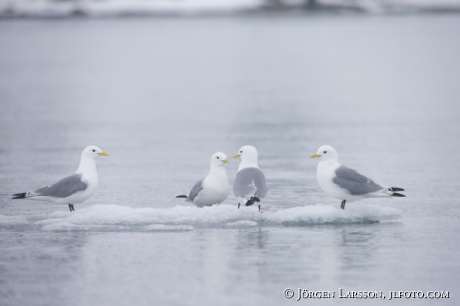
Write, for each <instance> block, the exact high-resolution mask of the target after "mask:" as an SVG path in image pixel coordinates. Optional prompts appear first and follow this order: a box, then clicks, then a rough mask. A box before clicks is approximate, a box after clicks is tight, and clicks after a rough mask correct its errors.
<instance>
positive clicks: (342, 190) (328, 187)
mask: <svg viewBox="0 0 460 306" xmlns="http://www.w3.org/2000/svg"><path fill="white" fill-rule="evenodd" d="M310 158H319V159H320V162H319V164H318V168H317V177H318V183H319V185H320V186H321V188H322V189H323V190H324V192H326V193H327V194H329V195H331V196H333V197H334V198H337V199H340V200H342V205H341V206H340V207H341V208H342V209H345V203H346V201H356V200H360V199H364V198H374V197H405V195H403V194H400V193H396V191H404V189H402V188H398V187H382V186H380V185H378V184H376V183H375V182H374V181H373V180H372V179H370V178H368V177H366V176H364V175H362V174H359V173H358V172H356V171H355V170H353V169H350V168H347V167H345V166H342V165H341V164H339V162H338V157H337V151H336V150H335V149H334V148H333V147H331V146H322V147H320V148H319V149H318V152H316V154H313V155H312V156H310Z"/></svg>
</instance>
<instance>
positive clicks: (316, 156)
mask: <svg viewBox="0 0 460 306" xmlns="http://www.w3.org/2000/svg"><path fill="white" fill-rule="evenodd" d="M318 157H321V155H319V154H313V155H312V156H310V158H318Z"/></svg>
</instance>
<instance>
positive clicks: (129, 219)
mask: <svg viewBox="0 0 460 306" xmlns="http://www.w3.org/2000/svg"><path fill="white" fill-rule="evenodd" d="M400 217H401V212H400V211H399V210H398V209H395V208H391V207H381V206H377V205H368V204H353V205H350V207H347V209H346V210H342V209H340V208H339V207H335V206H330V205H313V206H302V207H293V208H287V209H284V210H279V211H264V212H263V213H259V212H258V208H257V207H243V208H241V209H237V208H236V206H231V205H218V206H212V207H204V208H198V207H191V206H176V207H173V208H131V207H129V206H119V205H95V206H92V207H89V208H83V209H79V210H76V211H74V212H72V213H71V212H55V213H52V214H51V215H49V216H47V218H46V219H43V220H40V221H36V222H34V224H35V226H41V227H42V229H43V230H51V231H86V230H94V231H189V230H193V229H194V228H249V227H255V226H274V227H279V226H306V225H315V224H352V223H371V222H382V221H392V220H397V219H399V218H400Z"/></svg>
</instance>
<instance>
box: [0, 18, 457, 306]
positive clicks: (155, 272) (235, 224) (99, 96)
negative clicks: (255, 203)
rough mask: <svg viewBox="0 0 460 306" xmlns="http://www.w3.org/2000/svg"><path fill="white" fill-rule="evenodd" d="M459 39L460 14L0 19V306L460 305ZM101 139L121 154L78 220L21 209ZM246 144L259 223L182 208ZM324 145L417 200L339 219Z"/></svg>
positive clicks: (230, 169)
mask: <svg viewBox="0 0 460 306" xmlns="http://www.w3.org/2000/svg"><path fill="white" fill-rule="evenodd" d="M459 28H460V16H456V15H450V16H449V15H447V16H442V15H441V16H418V17H416V16H412V17H411V16H409V17H407V16H406V17H356V16H355V17H353V16H348V17H347V16H343V17H340V16H332V17H311V16H310V17H309V16H285V17H260V16H259V17H232V18H230V17H229V18H191V19H186V18H185V19H179V18H171V19H168V18H164V19H163V18H160V19H121V20H118V19H107V20H86V19H82V20H54V21H47V20H35V21H28V20H16V21H2V22H0V41H1V47H0V103H1V104H0V105H1V109H0V206H1V208H0V246H1V252H0V304H1V305H242V304H248V305H280V304H283V305H284V304H285V305H294V304H299V303H314V304H318V305H323V304H338V305H342V304H343V305H355V304H356V303H357V302H359V303H361V304H363V305H364V304H366V305H374V304H376V305H377V304H378V305H380V304H381V305H390V304H403V303H404V304H410V305H419V304H422V305H457V304H458V303H459V301H460V298H459V296H460V290H459V289H458V288H459V285H460V280H459V273H460V262H459V260H458V258H459V255H460V249H459V246H458V245H459V234H460V224H459V223H460V222H459V221H460V219H459V218H460V206H459V204H460V203H459V199H458V183H459V181H460V171H459V170H460V169H459V165H460V155H459V154H458V152H459V150H460V121H459V120H458V116H459V114H460V104H459V101H458V97H460V86H458V84H459V81H458V80H459V79H460V60H459V54H460V32H459ZM90 144H94V145H98V146H100V147H101V148H102V149H103V150H105V151H107V152H109V154H110V156H109V157H108V158H99V159H98V172H99V189H98V191H97V192H96V194H95V195H94V196H93V197H92V198H91V199H89V200H88V201H86V202H84V203H82V204H78V205H75V209H76V211H75V212H74V213H70V212H69V211H68V208H67V206H65V205H55V204H49V203H41V202H32V201H15V202H11V200H10V195H11V194H13V193H16V192H21V191H27V190H31V189H34V188H37V187H39V186H42V185H45V184H50V183H53V182H54V181H56V180H57V179H59V178H61V177H62V176H65V175H69V174H71V173H73V172H74V171H75V170H76V168H77V166H78V162H79V157H80V153H81V151H82V150H83V148H84V147H86V146H87V145H90ZM246 144H252V145H254V146H255V147H257V148H258V150H259V165H260V167H261V168H262V169H263V170H264V172H265V174H266V177H267V179H268V186H269V195H268V197H267V198H266V199H265V200H264V210H265V212H264V213H263V214H259V213H257V212H256V209H253V208H249V209H241V210H239V211H238V210H237V209H236V200H235V198H234V196H233V194H230V196H229V198H228V199H227V200H226V201H225V202H224V203H223V204H222V205H220V206H217V207H211V208H205V209H198V208H194V207H193V206H191V205H189V204H187V203H185V202H183V201H181V200H179V199H175V198H174V196H175V195H178V194H183V193H187V192H188V191H189V190H190V188H191V187H192V186H193V184H194V183H195V182H196V181H197V180H198V179H200V178H202V177H203V176H204V175H206V174H207V172H208V168H209V158H210V156H211V155H212V154H213V153H214V152H216V151H223V152H225V153H226V154H227V155H229V156H231V155H233V154H235V153H236V152H237V150H238V149H239V147H241V146H242V145H246ZM323 144H330V145H333V146H334V147H335V148H336V149H337V151H338V152H339V159H340V161H341V162H342V163H343V164H345V165H347V166H349V167H352V168H355V169H357V170H359V171H361V172H362V173H364V174H366V175H368V176H370V177H372V178H374V179H375V180H376V181H377V182H379V183H381V184H384V185H391V186H398V187H404V188H405V189H406V192H405V194H406V195H407V198H395V199H375V200H374V199H373V200H367V201H361V202H356V203H350V204H347V209H346V210H345V211H342V210H341V209H340V208H339V206H340V201H339V200H335V199H332V198H330V197H329V196H327V195H325V194H324V193H323V192H322V191H321V190H320V188H319V186H318V184H317V182H316V164H317V161H316V160H310V159H309V156H310V155H311V154H312V153H315V152H316V150H317V148H318V147H319V146H321V145H323ZM237 167H238V162H237V161H233V160H232V161H231V163H230V164H229V165H228V166H227V173H228V176H229V181H230V183H232V182H233V178H234V177H235V174H236V170H237ZM285 288H292V289H294V290H295V291H297V288H304V289H308V290H324V291H335V292H336V293H337V294H338V290H339V288H343V289H344V290H355V291H363V290H365V291H368V290H375V291H383V293H384V294H385V295H386V296H387V299H386V300H382V299H373V300H372V301H369V300H360V301H357V300H356V299H344V298H338V296H336V298H335V299H323V300H302V301H299V302H296V301H295V300H296V299H297V294H296V296H295V297H294V298H293V299H291V300H287V299H285V298H284V297H283V290H284V289H285ZM389 290H392V291H400V290H401V291H402V290H416V291H424V292H426V291H429V290H439V291H450V298H449V299H437V300H433V299H408V300H406V299H398V300H391V301H388V297H389V293H388V291H389Z"/></svg>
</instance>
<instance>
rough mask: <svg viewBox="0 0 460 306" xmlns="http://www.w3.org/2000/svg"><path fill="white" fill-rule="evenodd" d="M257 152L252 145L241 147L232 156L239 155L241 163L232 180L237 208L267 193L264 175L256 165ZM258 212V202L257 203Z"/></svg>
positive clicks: (256, 200) (250, 203)
mask: <svg viewBox="0 0 460 306" xmlns="http://www.w3.org/2000/svg"><path fill="white" fill-rule="evenodd" d="M258 156H259V155H258V153H257V150H256V148H254V147H253V146H244V147H241V148H240V150H239V152H238V154H236V155H235V156H233V158H239V157H241V163H240V166H239V167H238V172H237V173H236V178H235V181H234V182H233V193H234V194H235V196H236V198H237V199H238V209H240V205H241V204H243V205H246V206H250V205H252V204H254V202H258V203H260V200H261V199H263V198H264V197H265V196H266V195H267V183H266V182H265V175H264V173H263V172H262V171H261V170H260V168H259V166H258V165H257V159H258ZM259 212H260V204H259Z"/></svg>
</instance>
